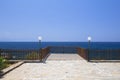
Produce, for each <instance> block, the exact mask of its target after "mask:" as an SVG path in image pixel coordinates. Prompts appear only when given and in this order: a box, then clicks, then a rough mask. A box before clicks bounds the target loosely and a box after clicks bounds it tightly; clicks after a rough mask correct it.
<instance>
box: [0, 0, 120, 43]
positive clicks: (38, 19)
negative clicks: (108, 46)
mask: <svg viewBox="0 0 120 80" xmlns="http://www.w3.org/2000/svg"><path fill="white" fill-rule="evenodd" d="M119 35H120V0H0V42H11V41H22V42H24V41H25V42H26V41H28V42H29V41H38V36H42V41H61V42H62V41H68V42H86V41H87V37H88V36H91V37H92V41H93V42H120V36H119Z"/></svg>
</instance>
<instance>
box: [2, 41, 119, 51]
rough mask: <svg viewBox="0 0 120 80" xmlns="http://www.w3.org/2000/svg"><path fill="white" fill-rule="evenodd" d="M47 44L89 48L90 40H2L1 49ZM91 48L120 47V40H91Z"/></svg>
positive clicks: (31, 47) (29, 47)
mask: <svg viewBox="0 0 120 80" xmlns="http://www.w3.org/2000/svg"><path fill="white" fill-rule="evenodd" d="M47 46H64V47H65V46H66V47H67V46H73V47H81V48H88V42H42V43H41V44H39V43H38V42H0V49H39V47H42V48H45V47H47ZM90 48H91V49H120V42H91V43H90Z"/></svg>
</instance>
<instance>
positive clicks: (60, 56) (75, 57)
mask: <svg viewBox="0 0 120 80" xmlns="http://www.w3.org/2000/svg"><path fill="white" fill-rule="evenodd" d="M47 60H83V58H82V57H80V56H79V55H78V54H75V53H73V54H69V53H68V54H61V53H60V54H59V53H53V54H52V53H51V54H50V55H49V57H48V59H47Z"/></svg>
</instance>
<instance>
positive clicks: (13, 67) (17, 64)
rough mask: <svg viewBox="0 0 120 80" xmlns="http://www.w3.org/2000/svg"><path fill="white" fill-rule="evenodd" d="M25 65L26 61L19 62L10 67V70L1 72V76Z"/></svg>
mask: <svg viewBox="0 0 120 80" xmlns="http://www.w3.org/2000/svg"><path fill="white" fill-rule="evenodd" d="M23 63H24V61H20V62H17V63H15V64H13V65H11V66H9V67H8V68H5V69H3V70H2V71H1V73H0V76H3V75H5V74H7V73H8V72H10V71H12V70H13V69H15V68H17V67H19V66H20V65H22V64H23Z"/></svg>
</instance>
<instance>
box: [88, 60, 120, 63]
mask: <svg viewBox="0 0 120 80" xmlns="http://www.w3.org/2000/svg"><path fill="white" fill-rule="evenodd" d="M89 62H97V63H99V62H113V63H115V62H120V60H90V61H89Z"/></svg>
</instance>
